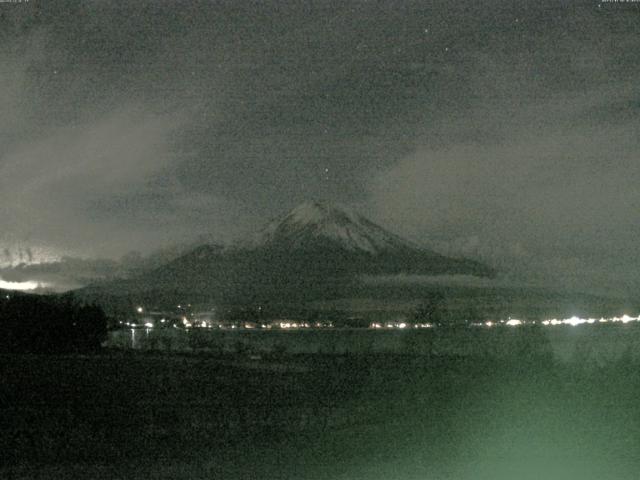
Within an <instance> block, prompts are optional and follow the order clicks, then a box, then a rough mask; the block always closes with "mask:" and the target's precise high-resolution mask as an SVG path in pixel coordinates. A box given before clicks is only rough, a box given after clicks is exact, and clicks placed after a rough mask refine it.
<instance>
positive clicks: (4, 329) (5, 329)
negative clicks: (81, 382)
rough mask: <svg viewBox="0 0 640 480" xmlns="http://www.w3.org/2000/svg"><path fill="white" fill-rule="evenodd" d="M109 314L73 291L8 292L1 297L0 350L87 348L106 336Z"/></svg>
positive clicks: (72, 349)
mask: <svg viewBox="0 0 640 480" xmlns="http://www.w3.org/2000/svg"><path fill="white" fill-rule="evenodd" d="M106 335H107V318H106V316H105V314H104V312H103V310H102V309H101V308H100V307H98V306H96V305H84V304H81V303H79V302H78V301H77V300H76V299H75V298H74V297H73V296H71V295H63V296H45V295H23V294H9V295H3V296H2V298H0V351H2V352H10V353H66V352H87V351H92V350H96V349H98V348H100V345H101V343H102V342H103V341H104V340H106Z"/></svg>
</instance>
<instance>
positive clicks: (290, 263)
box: [101, 202, 493, 301]
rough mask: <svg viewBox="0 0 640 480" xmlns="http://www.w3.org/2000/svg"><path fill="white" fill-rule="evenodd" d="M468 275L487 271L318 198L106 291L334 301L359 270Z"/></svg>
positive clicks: (488, 271) (366, 271) (482, 274)
mask: <svg viewBox="0 0 640 480" xmlns="http://www.w3.org/2000/svg"><path fill="white" fill-rule="evenodd" d="M395 273H409V274H470V275H479V276H491V275H493V271H492V270H491V269H490V268H488V267H486V266H484V265H482V264H480V263H478V262H474V261H471V260H466V259H455V258H450V257H445V256H443V255H439V254H437V253H435V252H433V251H430V250H427V249H423V248H420V247H418V246H417V245H414V244H413V243H411V242H409V241H407V240H404V239H402V238H401V237H399V236H397V235H395V234H393V233H390V232H388V231H386V230H385V229H383V228H382V227H380V226H378V225H376V224H375V223H373V222H371V221H369V220H367V219H365V218H364V217H361V216H360V215H357V214H355V213H352V212H348V211H346V210H344V209H339V208H337V207H335V206H331V205H328V204H324V203H320V202H309V203H305V204H302V205H300V206H299V207H297V208H295V209H294V210H292V211H291V212H289V213H288V214H286V215H284V216H283V217H281V218H279V219H277V220H275V221H273V222H271V223H270V224H268V225H267V226H266V227H265V228H264V229H263V230H262V231H260V232H259V233H258V234H257V235H256V237H255V238H253V239H251V240H249V241H246V242H242V243H240V244H237V245H235V246H232V247H228V248H222V247H219V246H211V245H202V246H200V247H197V248H195V249H194V250H192V251H191V252H189V253H187V254H185V255H182V256H180V257H178V258H176V259H175V260H173V261H171V262H169V263H168V264H166V265H164V266H162V267H160V268H157V269H155V270H152V271H150V272H148V273H146V274H145V275H142V276H139V277H137V278H134V279H130V280H126V281H121V282H115V283H112V284H109V285H105V286H102V287H101V288H102V289H103V290H104V289H105V288H106V289H107V290H111V291H113V292H120V293H126V292H137V293H142V292H152V291H153V292H157V295H167V294H168V292H171V293H172V295H175V296H181V295H183V296H189V297H191V298H193V297H194V296H197V297H198V298H210V299H218V298H223V299H230V298H232V299H234V300H237V301H243V300H246V301H251V300H255V299H265V298H274V297H286V298H287V299H292V300H293V299H295V300H300V299H309V298H327V297H332V298H335V297H337V296H340V294H341V292H342V291H343V290H344V288H345V286H346V285H348V284H349V283H350V282H352V281H353V280H354V279H355V278H356V277H357V276H358V275H363V274H367V275H377V274H395Z"/></svg>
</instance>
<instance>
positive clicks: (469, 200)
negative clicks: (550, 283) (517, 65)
mask: <svg viewBox="0 0 640 480" xmlns="http://www.w3.org/2000/svg"><path fill="white" fill-rule="evenodd" d="M607 93H609V94H607ZM594 94H595V95H594ZM612 98H614V99H615V100H616V101H617V102H618V103H622V104H627V103H633V97H629V96H628V91H627V90H626V89H624V88H620V90H619V91H618V92H617V94H616V95H613V94H610V92H609V91H606V92H605V91H595V92H593V91H592V92H589V94H587V95H584V96H576V97H574V98H573V99H571V100H570V101H563V99H562V98H558V99H552V101H550V102H544V103H542V104H537V105H535V104H534V105H528V106H527V107H526V108H524V109H522V110H521V111H517V112H513V117H512V118H511V119H510V121H508V122H506V121H498V120H496V116H495V115H491V114H490V113H488V112H486V111H480V112H476V115H477V114H480V115H485V118H486V123H488V124H490V125H491V126H490V127H489V128H490V130H491V131H492V133H494V135H492V136H488V137H487V138H486V140H485V141H478V140H476V139H470V140H466V141H465V138H464V137H458V141H457V142H456V143H453V142H451V144H449V145H447V146H442V147H436V148H433V147H430V146H429V145H428V143H427V142H424V144H423V145H422V146H420V147H418V148H416V150H415V151H414V152H413V153H412V154H411V155H408V156H406V157H405V158H403V159H402V160H401V161H399V162H398V163H397V164H395V165H393V166H392V167H391V168H388V169H386V170H384V171H382V172H380V173H379V174H378V175H376V176H375V177H374V178H373V179H372V180H371V181H370V182H369V188H368V192H369V194H370V204H371V205H372V209H373V211H374V212H375V216H376V217H377V218H380V219H381V220H382V221H384V222H385V223H386V224H391V225H394V227H395V228H396V229H398V230H399V231H403V232H404V233H405V234H408V235H410V236H412V237H414V238H416V239H421V240H422V241H423V243H428V244H431V245H432V246H435V247H436V248H438V249H439V250H440V251H443V252H444V253H448V254H457V255H467V256H476V257H481V258H484V259H485V260H486V261H489V262H491V263H493V264H494V265H497V266H498V267H499V268H500V267H504V269H506V270H507V271H508V270H511V271H513V270H516V271H517V270H520V271H521V274H522V275H523V276H525V278H526V276H529V278H536V276H537V275H541V272H544V273H545V274H551V275H552V276H555V277H556V279H558V281H570V282H571V283H572V284H576V285H577V284H579V286H581V287H585V286H591V287H594V286H595V287H598V288H606V287H607V286H608V285H607V283H608V282H609V281H610V280H611V278H612V277H614V278H615V277H618V278H622V277H624V276H629V275H628V274H629V273H630V272H631V271H633V269H636V271H637V267H638V266H640V265H638V259H637V258H636V256H635V254H634V251H635V249H636V246H635V238H637V236H638V234H640V227H639V226H638V225H637V222H636V221H635V214H634V212H635V211H636V209H637V208H638V205H640V193H639V191H638V189H637V182H636V180H637V179H638V178H640V162H639V161H638V160H639V159H638V153H637V152H638V146H639V141H638V139H637V137H636V135H635V134H634V132H635V131H637V128H638V123H639V122H638V118H637V117H631V118H630V119H626V120H619V119H618V118H617V117H616V118H615V119H612V118H611V115H612V112H611V111H609V110H608V106H609V105H611V103H612ZM618 113H619V112H616V111H615V110H614V113H613V114H614V115H617V114H618ZM636 113H637V112H636ZM471 115H473V113H472V114H471ZM617 116H618V117H619V115H617ZM474 122H478V119H477V118H472V119H471V120H469V124H472V123H474ZM463 128H464V126H463ZM453 137H455V135H452V138H453ZM623 258H626V260H627V261H628V262H629V263H628V265H627V266H626V267H622V268H623V270H622V271H620V270H619V267H620V263H623V262H621V259H623ZM605 272H606V276H604V277H603V274H605ZM583 274H585V275H583ZM631 276H632V277H633V275H631ZM635 278H636V281H638V280H640V278H638V277H637V276H635ZM605 279H606V280H605ZM619 286H620V282H616V288H617V287H619Z"/></svg>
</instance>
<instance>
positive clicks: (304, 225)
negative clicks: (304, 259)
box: [253, 201, 417, 254]
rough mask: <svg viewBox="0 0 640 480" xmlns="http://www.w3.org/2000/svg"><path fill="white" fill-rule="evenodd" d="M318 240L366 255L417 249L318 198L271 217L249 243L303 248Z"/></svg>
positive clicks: (369, 222)
mask: <svg viewBox="0 0 640 480" xmlns="http://www.w3.org/2000/svg"><path fill="white" fill-rule="evenodd" d="M319 242H324V243H327V242H330V243H331V244H332V245H333V246H337V247H340V248H343V249H346V250H350V251H363V252H367V253H369V254H377V253H381V252H385V251H397V250H399V249H402V250H406V249H407V248H409V249H412V250H415V249H417V247H416V246H415V245H413V244H411V243H410V242H408V241H406V240H404V239H402V238H400V237H398V236H397V235H394V234H392V233H390V232H387V231H386V230H384V229H383V228H382V227H380V226H378V225H376V224H375V223H373V222H371V221H369V220H367V219H366V218H364V217H362V216H360V215H358V214H356V213H354V212H352V211H350V210H348V209H346V208H343V207H337V206H335V205H331V204H328V203H324V202H319V201H311V202H305V203H303V204H301V205H299V206H297V207H296V208H294V209H293V210H291V211H290V212H289V213H288V214H286V215H284V216H283V217H280V218H278V219H276V220H274V221H273V222H271V223H270V224H268V225H267V227H266V228H264V229H263V230H262V231H261V232H260V233H259V234H258V236H257V238H256V240H255V241H254V242H253V243H254V245H255V246H265V245H266V246H269V245H282V246H286V247H289V248H305V247H310V246H312V245H317V244H318V243H319Z"/></svg>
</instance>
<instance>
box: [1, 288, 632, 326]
mask: <svg viewBox="0 0 640 480" xmlns="http://www.w3.org/2000/svg"><path fill="white" fill-rule="evenodd" d="M7 298H9V296H8V295H7ZM189 306H190V305H189ZM181 307H182V306H181V305H178V308H181ZM136 312H137V313H139V314H142V313H143V312H144V308H143V307H141V306H138V307H136ZM181 320H182V326H183V327H184V328H191V327H200V328H214V327H218V328H231V329H236V328H241V329H254V328H262V329H266V330H270V329H272V328H279V329H284V330H289V329H304V328H332V327H333V324H332V323H331V322H329V323H326V322H315V323H309V322H296V321H289V320H285V321H279V322H275V323H272V324H271V323H268V324H265V323H262V324H254V323H252V322H245V323H243V324H241V325H235V324H232V325H228V326H225V325H222V324H217V325H216V324H214V323H213V322H211V321H209V322H207V321H206V320H202V321H200V322H196V323H192V322H191V321H189V320H188V319H187V317H186V316H183V317H182V319H181ZM165 322H166V319H164V318H163V319H161V320H160V323H165ZM630 322H640V315H639V316H637V317H631V316H629V315H626V314H625V315H622V316H621V317H609V318H604V317H601V318H599V319H596V318H580V317H577V316H573V317H569V318H564V319H557V318H552V319H546V320H542V321H541V322H539V323H541V324H542V325H544V326H557V325H570V326H574V327H575V326H577V325H583V324H589V325H592V324H595V323H623V324H626V323H630ZM120 323H122V322H120ZM537 323H538V322H536V321H535V320H519V319H516V318H511V317H509V318H508V319H507V320H495V321H493V320H487V321H485V322H475V323H471V324H470V325H471V326H473V327H487V328H491V327H495V326H500V325H506V326H508V327H518V326H521V325H535V324H537ZM125 325H126V326H128V327H132V328H136V327H139V326H144V327H145V328H153V327H154V324H153V323H152V322H150V321H147V322H146V323H144V324H143V325H139V324H137V323H133V322H126V323H125ZM173 326H174V327H176V328H177V325H173ZM433 327H434V324H432V323H407V322H404V321H392V322H385V323H381V322H372V323H370V324H369V328H370V329H374V330H380V329H401V330H402V329H407V328H414V329H415V328H433Z"/></svg>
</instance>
